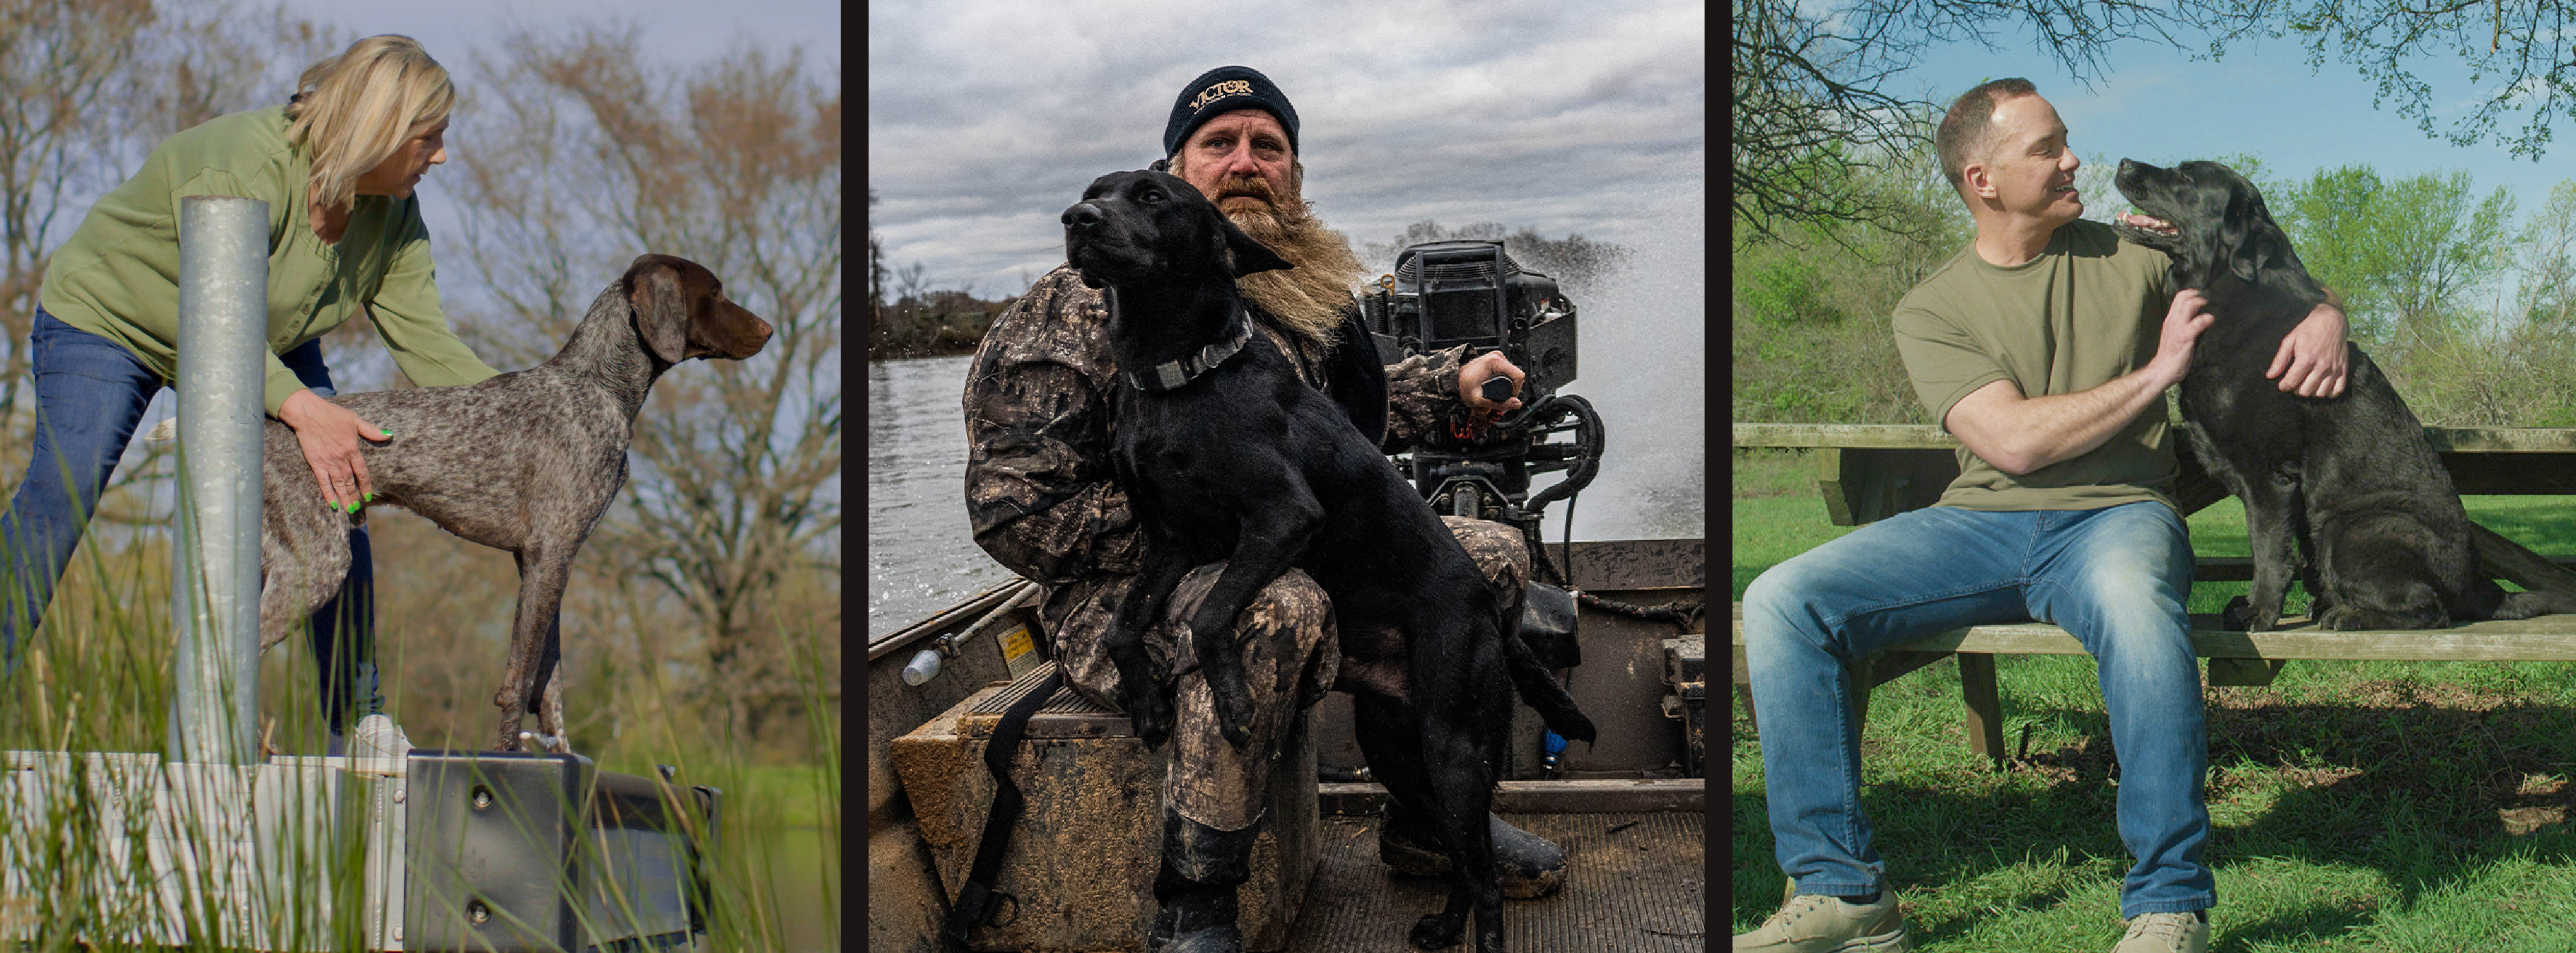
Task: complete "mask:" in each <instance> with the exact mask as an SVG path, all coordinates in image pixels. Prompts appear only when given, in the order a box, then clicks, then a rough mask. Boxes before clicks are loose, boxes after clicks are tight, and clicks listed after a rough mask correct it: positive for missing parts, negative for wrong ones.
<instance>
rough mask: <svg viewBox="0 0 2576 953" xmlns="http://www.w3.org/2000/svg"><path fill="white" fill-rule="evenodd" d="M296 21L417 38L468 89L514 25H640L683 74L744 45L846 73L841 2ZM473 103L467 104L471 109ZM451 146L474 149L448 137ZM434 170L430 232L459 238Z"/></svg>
mask: <svg viewBox="0 0 2576 953" xmlns="http://www.w3.org/2000/svg"><path fill="white" fill-rule="evenodd" d="M285 3H286V8H287V9H288V10H289V11H290V12H292V13H294V14H295V15H297V16H301V17H304V18H307V19H311V20H314V21H317V22H320V23H325V24H332V25H336V26H339V27H341V28H343V29H346V30H349V31H350V32H351V35H352V36H353V37H358V36H374V35H376V34H379V33H400V34H403V35H405V36H408V37H411V38H413V39H416V40H419V41H420V42H421V45H422V46H424V47H427V48H428V50H429V55H431V56H434V57H437V58H438V62H439V64H440V65H442V66H445V67H447V69H448V72H450V73H452V74H454V75H455V76H456V79H457V82H458V83H460V84H462V85H465V86H467V87H471V86H474V85H475V84H477V83H479V82H481V80H482V76H481V75H480V73H478V72H477V71H476V69H475V64H474V57H475V54H476V53H478V52H479V53H483V54H485V55H487V56H490V57H492V58H495V59H497V58H499V55H500V43H501V37H502V36H503V35H505V34H506V33H507V32H509V31H510V29H511V28H513V27H522V28H528V29H534V30H538V31H544V32H548V33H556V34H560V33H561V32H562V31H564V30H566V29H567V28H569V27H571V26H573V25H574V24H577V23H588V24H612V23H613V24H618V25H624V26H633V27H636V28H637V37H638V42H639V44H640V45H641V46H642V48H643V52H644V54H645V56H647V57H649V58H651V59H653V60H655V61H657V62H661V63H666V64H670V65H672V66H677V67H688V66H694V65H696V64H699V63H703V62H707V61H709V60H713V59H716V58H718V57H721V56H723V55H724V54H725V52H726V51H727V50H728V49H731V48H732V47H733V44H737V43H740V44H744V45H747V46H752V47H757V48H760V49H763V50H767V51H769V52H771V53H779V54H783V53H784V52H786V51H787V50H788V49H789V48H790V47H802V48H803V49H804V51H805V69H806V71H807V72H808V73H809V74H811V75H813V76H814V77H816V79H817V80H818V81H823V82H837V80H835V79H834V77H835V76H837V75H838V73H839V71H840V69H841V5H840V3H839V2H837V0H729V2H725V3H706V2H704V0H537V2H530V0H439V2H437V3H419V2H413V0H404V2H390V0H285ZM470 105H471V104H470V103H469V104H468V106H469V107H470ZM448 147H449V148H451V149H457V150H463V149H470V148H473V143H472V142H471V141H470V140H461V139H458V138H456V137H450V138H449V140H448ZM437 179H438V173H437V172H436V171H432V172H431V173H430V177H429V179H428V180H427V182H426V183H425V184H424V185H423V186H422V188H421V190H420V196H421V216H422V217H423V218H424V219H427V220H428V222H429V227H430V233H431V234H433V235H437V234H449V235H454V234H459V232H458V228H459V227H460V226H459V224H458V220H457V216H456V212H455V205H454V204H453V203H452V202H451V201H450V200H449V197H448V196H447V195H446V194H445V191H444V190H443V189H440V188H439V187H438V181H437Z"/></svg>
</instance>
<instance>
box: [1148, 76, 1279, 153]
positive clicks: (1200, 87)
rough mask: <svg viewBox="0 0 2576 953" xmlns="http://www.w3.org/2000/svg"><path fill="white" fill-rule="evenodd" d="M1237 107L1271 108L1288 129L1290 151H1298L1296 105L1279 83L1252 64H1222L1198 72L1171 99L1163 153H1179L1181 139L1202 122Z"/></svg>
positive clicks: (1186, 139) (1185, 139)
mask: <svg viewBox="0 0 2576 953" xmlns="http://www.w3.org/2000/svg"><path fill="white" fill-rule="evenodd" d="M1237 109H1265V110H1269V112H1270V114H1271V115H1273V116H1276V117H1279V126H1280V128H1282V129H1286V130H1287V131H1288V151H1289V152H1290V153H1295V152H1296V151H1297V107H1295V106H1291V105H1288V96H1287V94H1285V93H1281V92H1280V91H1279V85H1278V84H1276V83H1273V82H1271V81H1270V77H1267V76H1263V75H1261V71H1260V70H1256V69H1253V68H1252V67H1249V66H1220V67H1217V68H1215V69H1212V70H1209V71H1207V72H1205V73H1201V74H1199V78H1197V79H1194V80H1191V81H1190V84H1189V85H1188V86H1184V87H1182V88H1181V96H1180V98H1179V99H1175V100H1173V101H1172V120H1171V121H1170V122H1168V123H1165V124H1164V125H1163V155H1164V156H1165V157H1166V158H1168V157H1171V156H1175V155H1179V154H1180V152H1181V143H1184V142H1187V141H1189V138H1190V133H1191V132H1193V131H1196V130H1197V129H1198V127H1199V126H1200V125H1201V124H1202V123H1205V122H1207V121H1208V120H1209V119H1213V118H1215V117H1217V116H1219V115H1222V114H1225V113H1229V112H1232V111H1234V110H1237Z"/></svg>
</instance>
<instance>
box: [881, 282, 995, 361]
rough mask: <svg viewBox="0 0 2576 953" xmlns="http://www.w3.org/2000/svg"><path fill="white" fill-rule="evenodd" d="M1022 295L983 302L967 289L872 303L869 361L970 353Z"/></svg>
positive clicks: (927, 293)
mask: <svg viewBox="0 0 2576 953" xmlns="http://www.w3.org/2000/svg"><path fill="white" fill-rule="evenodd" d="M1018 300H1020V299H1019V296H1018V295H1012V296H1010V297H1007V298H1001V299H997V300H993V301H985V300H983V299H980V298H977V297H975V296H974V295H970V294H967V293H966V292H963V291H926V292H923V293H921V294H920V295H919V296H913V295H905V296H903V297H900V298H897V299H895V300H894V301H893V302H891V303H887V302H884V301H883V300H882V299H871V300H870V301H869V302H868V319H869V320H868V360H871V361H882V360H887V359H891V358H899V357H946V356H950V355H955V354H971V353H974V351H975V344H976V342H979V341H982V340H983V339H984V331H985V329H987V328H990V327H992V326H993V319H994V318H998V317H1001V316H1002V311H1003V310H1004V309H1007V308H1009V307H1010V306H1011V304H1012V303H1013V302H1016V301H1018Z"/></svg>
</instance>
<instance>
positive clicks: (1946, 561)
mask: <svg viewBox="0 0 2576 953" xmlns="http://www.w3.org/2000/svg"><path fill="white" fill-rule="evenodd" d="M2191 569H2192V563H2191V546H2190V540H2189V538H2188V536H2187V535H2186V533H2185V530H2184V528H2183V522H2182V518H2181V517H2180V516H2178V515H2176V514H2175V513H2174V511H2173V510H2172V509H2171V508H2169V507H2167V506H2165V505H2164V504H2162V503H2153V502H2147V503H2129V504H2124V505H2121V506H2114V507H2109V508H2105V509H2099V510H2079V511H2043V512H2024V513H1984V512H1974V511H1970V510H1963V509H1958V508H1955V507H1942V506H1936V507H1930V508H1926V509H1920V510H1915V511H1912V512H1909V513H1904V514H1901V515H1898V516H1894V517H1890V518H1888V519H1884V520H1880V521H1879V522H1876V523H1872V524H1870V525H1868V526H1865V527H1862V528H1861V529H1860V530H1858V531H1857V532H1854V533H1852V534H1850V535H1848V536H1844V537H1842V538H1840V539H1837V540H1834V541H1833V542H1830V543H1826V544H1824V545H1822V546H1818V547H1816V548H1815V549H1812V550H1808V551H1807V552H1805V553H1802V554H1800V555H1798V556H1797V557H1795V558H1793V559H1790V560H1789V561H1787V562H1784V563H1781V564H1779V565H1777V566H1773V567H1771V569H1770V571H1768V572H1765V573H1763V574H1762V576H1761V577H1760V578H1758V579H1755V580H1753V585H1752V586H1750V587H1748V588H1747V589H1746V590H1745V591H1744V655H1745V662H1746V664H1747V666H1748V667H1749V668H1750V669H1751V674H1752V680H1753V686H1752V687H1753V704H1754V708H1755V712H1756V713H1757V714H1758V715H1759V718H1758V720H1757V721H1758V724H1759V726H1760V729H1761V733H1762V770H1763V774H1764V776H1765V778H1766V781H1765V792H1766V793H1767V795H1768V798H1769V801H1770V813H1771V836H1772V838H1773V841H1774V843H1773V853H1774V855H1775V856H1776V857H1777V858H1778V859H1779V862H1780V869H1781V870H1782V871H1784V872H1786V873H1787V874H1788V875H1789V877H1790V878H1791V879H1792V880H1795V881H1796V882H1797V885H1798V887H1797V890H1798V892H1799V893H1812V894H1830V895H1835V896H1854V895H1860V894H1867V893H1869V892H1871V891H1873V890H1878V889H1881V888H1883V887H1884V886H1885V885H1886V874H1887V864H1886V863H1885V862H1884V861H1882V860H1880V859H1879V856H1878V851H1877V849H1876V848H1875V847H1874V846H1872V844H1871V843H1870V829H1869V820H1868V819H1867V818H1866V817H1863V816H1862V812H1861V805H1860V726H1859V725H1858V724H1857V723H1856V722H1855V721H1854V719H1853V717H1852V685H1851V677H1850V675H1849V674H1848V673H1847V672H1846V671H1845V670H1844V668H1843V663H1844V662H1845V661H1847V660H1849V659H1852V658H1856V657H1859V656H1862V655H1866V654H1869V653H1870V652H1874V651H1877V650H1879V649H1883V648H1887V647H1889V646H1892V645H1897V644H1899V643H1903V642H1907V641H1911V640H1913V639H1917V638H1921V637H1923V636H1925V635H1929V634H1931V633H1934V632H1939V631H1942V630H1946V629H1955V628H1959V627H1962V626H1970V625H1981V624H1988V623H2002V622H2020V621H2027V620H2033V619H2036V620H2038V621H2041V622H2047V623H2050V624H2053V625H2057V626H2061V627H2063V628H2065V629H2066V630H2067V631H2068V632H2070V633H2073V634H2074V636H2075V637H2076V638H2077V639H2078V640H2080V641H2082V642H2083V643H2084V648H2085V650H2086V651H2089V652H2091V653H2092V654H2093V659H2094V666H2095V670H2096V671H2097V672H2098V673H2099V675H2100V678H2101V683H2102V702H2103V706H2104V707H2105V708H2106V709H2107V710H2108V711H2109V713H2110V719H2111V743H2112V746H2113V747H2114V749H2115V750H2116V751H2117V752H2118V754H2119V759H2120V784H2119V808H2118V815H2119V828H2120V842H2121V843H2122V844H2125V845H2127V847H2128V849H2129V854H2130V855H2131V856H2133V857H2135V858H2137V864H2136V865H2135V866H2133V867H2131V868H2129V875H2128V878H2127V879H2126V880H2125V881H2124V882H2123V883H2122V884H2121V889H2120V916H2122V917H2124V918H2126V917H2136V916H2139V915H2141V914H2148V913H2177V912H2183V911H2189V910H2203V909H2207V908H2209V907H2211V906H2213V905H2215V904H2216V903H2217V901H2218V894H2217V889H2216V883H2215V882H2214V880H2213V878H2212V877H2211V875H2210V870H2209V867H2208V866H2207V865H2205V864H2203V863H2202V862H2201V850H2202V848H2204V847H2205V846H2207V845H2208V843H2209V809H2208V806H2207V804H2206V802H2205V801H2204V800H2203V791H2202V778H2203V774H2204V772H2205V769H2206V768H2207V767H2208V762H2209V746H2208V740H2207V736H2206V732H2205V730H2204V729H2203V726H2202V720H2201V693H2200V671H2199V666H2198V665H2197V664H2195V663H2194V661H2193V657H2192V652H2191V641H2190V633H2191V619H2190V617H2189V616H2188V615H2186V614H2185V609H2184V602H2185V600H2186V598H2187V597H2188V596H2189V595H2190V593H2191Z"/></svg>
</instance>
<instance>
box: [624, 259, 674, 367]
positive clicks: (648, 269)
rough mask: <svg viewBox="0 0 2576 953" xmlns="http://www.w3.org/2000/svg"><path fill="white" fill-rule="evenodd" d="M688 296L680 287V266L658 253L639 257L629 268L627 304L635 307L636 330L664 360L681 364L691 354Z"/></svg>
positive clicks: (656, 355) (647, 344) (645, 345)
mask: <svg viewBox="0 0 2576 953" xmlns="http://www.w3.org/2000/svg"><path fill="white" fill-rule="evenodd" d="M687 296H688V292H687V291H686V290H684V289H682V288H681V287H680V269H679V268H677V267H675V266H673V265H671V264H670V263H668V262H664V261H661V260H658V259H657V258H656V257H655V256H652V255H645V256H642V257H639V258H637V259H635V264H634V265H632V266H629V267H628V268H627V269H626V303H627V304H629V305H632V306H633V307H634V308H635V331H636V333H638V334H641V335H643V337H644V347H645V348H646V349H648V350H651V351H652V352H653V356H655V357H658V358H661V359H662V360H663V361H664V362H665V363H670V364H677V363H680V361H681V360H682V359H683V358H686V357H687V356H688V353H689V301H688V298H687Z"/></svg>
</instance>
